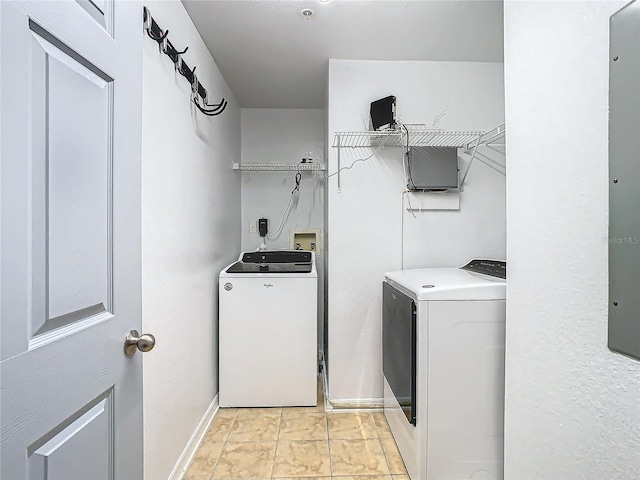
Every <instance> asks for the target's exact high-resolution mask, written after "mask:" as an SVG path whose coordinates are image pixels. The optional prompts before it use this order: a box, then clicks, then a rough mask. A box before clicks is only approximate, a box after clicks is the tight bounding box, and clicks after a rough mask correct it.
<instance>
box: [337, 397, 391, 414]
mask: <svg viewBox="0 0 640 480" xmlns="http://www.w3.org/2000/svg"><path fill="white" fill-rule="evenodd" d="M327 404H328V405H327V407H325V410H326V411H327V412H339V411H341V410H354V409H362V410H382V407H383V405H384V399H382V398H338V399H335V400H329V401H328V402H327Z"/></svg>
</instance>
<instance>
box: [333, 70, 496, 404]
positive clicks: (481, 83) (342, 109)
mask: <svg viewBox="0 0 640 480" xmlns="http://www.w3.org/2000/svg"><path fill="white" fill-rule="evenodd" d="M328 95H329V107H328V142H330V144H333V141H334V138H333V136H334V133H335V132H337V131H361V130H366V129H367V128H368V115H369V104H370V102H372V101H373V100H377V99H379V98H382V97H385V96H387V95H395V96H396V97H397V104H398V115H399V117H400V118H401V119H402V121H404V122H405V123H426V124H427V125H428V126H431V124H432V122H433V120H434V118H435V117H436V116H437V115H439V114H440V113H441V112H442V111H443V110H444V109H445V108H446V109H447V114H446V115H445V117H444V118H443V119H442V120H441V121H440V122H439V123H438V127H441V128H444V129H449V130H488V129H491V128H493V127H495V126H497V125H499V124H500V123H502V122H503V121H504V83H503V69H502V64H499V63H463V62H380V61H349V60H330V62H329V93H328ZM447 105H448V107H447ZM342 153H343V155H342V161H343V166H344V165H349V164H351V163H352V162H353V161H354V160H356V159H358V158H362V157H366V156H368V155H370V154H371V153H372V150H371V149H356V150H350V149H342ZM483 154H485V155H489V156H491V155H494V154H492V153H489V152H484V153H483ZM402 155H403V153H402V149H401V148H397V147H384V148H383V150H381V151H380V153H379V154H377V155H376V156H375V157H373V158H372V159H370V160H368V161H366V162H360V163H358V164H357V165H356V166H354V168H352V169H351V170H345V171H343V172H342V174H341V182H342V189H341V192H338V189H337V176H333V177H331V179H330V182H329V185H328V193H327V203H328V225H327V228H328V233H329V240H328V244H329V245H328V247H329V249H330V252H329V257H328V261H329V262H328V269H327V271H328V301H329V304H328V305H329V306H328V323H329V325H328V330H329V332H328V334H329V345H328V350H329V354H328V355H329V369H328V371H329V398H330V399H331V400H332V401H334V402H339V403H351V402H353V403H356V402H366V401H368V400H369V401H379V400H380V398H381V396H382V377H381V336H380V334H381V307H382V305H381V303H382V300H381V282H382V280H383V279H384V273H385V272H386V271H392V270H399V269H400V268H401V267H402V265H403V264H404V266H405V268H417V267H427V266H459V265H461V264H462V263H463V262H465V261H467V260H468V259H470V258H472V257H493V258H496V257H497V258H504V256H505V204H504V198H505V193H504V188H505V177H504V176H503V175H500V174H499V173H496V172H495V171H493V170H491V169H490V168H488V167H486V166H485V165H484V164H482V163H479V162H477V163H475V164H474V165H473V167H472V170H471V171H470V173H469V176H468V178H467V181H466V184H465V189H464V192H463V193H462V194H461V208H460V210H459V211H446V212H444V211H428V212H422V213H419V214H417V218H415V219H414V218H413V216H412V215H411V214H409V213H407V212H404V213H403V208H402V192H403V190H404V185H405V182H404V174H403V169H402ZM495 155H497V154H495ZM499 157H500V155H497V158H496V160H497V161H501V160H502V161H503V158H502V159H500V158H499ZM329 158H330V161H329V173H333V172H335V171H336V170H337V155H336V149H335V148H331V149H330V152H329ZM403 217H404V235H403V228H402V223H403ZM403 250H404V255H403V254H402V252H403ZM403 257H404V258H403Z"/></svg>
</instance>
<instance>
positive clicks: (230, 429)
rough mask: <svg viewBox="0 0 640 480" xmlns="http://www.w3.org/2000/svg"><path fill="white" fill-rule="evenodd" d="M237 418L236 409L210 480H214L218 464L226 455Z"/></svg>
mask: <svg viewBox="0 0 640 480" xmlns="http://www.w3.org/2000/svg"><path fill="white" fill-rule="evenodd" d="M236 418H238V410H237V409H236V413H235V415H234V416H233V420H232V422H231V428H229V431H228V432H227V436H226V437H225V439H224V441H223V442H222V449H221V450H220V454H219V455H218V458H217V459H216V462H215V463H214V464H213V470H211V476H210V477H209V480H213V474H214V473H215V471H216V467H217V466H218V463H219V462H220V459H221V458H222V454H223V453H224V449H225V447H226V446H227V442H228V441H229V437H230V436H231V431H232V430H233V427H234V425H235V423H236Z"/></svg>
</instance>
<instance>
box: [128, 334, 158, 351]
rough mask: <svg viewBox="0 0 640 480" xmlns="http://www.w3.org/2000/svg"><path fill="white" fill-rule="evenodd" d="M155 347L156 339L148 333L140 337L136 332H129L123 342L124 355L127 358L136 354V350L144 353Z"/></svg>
mask: <svg viewBox="0 0 640 480" xmlns="http://www.w3.org/2000/svg"><path fill="white" fill-rule="evenodd" d="M155 346H156V337H154V336H153V335H151V334H150V333H145V334H144V335H140V334H139V333H138V331H137V330H131V331H130V332H129V333H128V334H127V338H125V340H124V353H125V355H126V356H127V357H130V356H132V355H133V354H134V353H136V348H137V349H138V350H140V351H141V352H143V353H144V352H148V351H149V350H153V347H155Z"/></svg>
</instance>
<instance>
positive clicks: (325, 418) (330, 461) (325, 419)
mask: <svg viewBox="0 0 640 480" xmlns="http://www.w3.org/2000/svg"><path fill="white" fill-rule="evenodd" d="M324 423H325V425H326V427H327V451H328V452H329V476H330V477H331V478H333V460H332V459H331V441H330V439H329V418H328V417H327V413H326V412H325V414H324Z"/></svg>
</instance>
